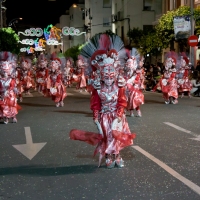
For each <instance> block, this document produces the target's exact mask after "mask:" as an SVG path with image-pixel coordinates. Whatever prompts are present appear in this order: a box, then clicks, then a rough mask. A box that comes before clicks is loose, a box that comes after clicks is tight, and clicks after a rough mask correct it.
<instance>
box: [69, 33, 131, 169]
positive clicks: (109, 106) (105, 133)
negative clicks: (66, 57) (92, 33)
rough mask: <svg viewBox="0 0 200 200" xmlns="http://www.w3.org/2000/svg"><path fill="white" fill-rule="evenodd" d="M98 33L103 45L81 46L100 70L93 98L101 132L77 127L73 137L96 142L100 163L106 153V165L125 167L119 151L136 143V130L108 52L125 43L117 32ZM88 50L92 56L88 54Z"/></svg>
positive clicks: (97, 122) (94, 116)
mask: <svg viewBox="0 0 200 200" xmlns="http://www.w3.org/2000/svg"><path fill="white" fill-rule="evenodd" d="M96 37H97V38H98V37H99V38H98V39H99V40H98V41H99V48H100V49H97V50H96V51H91V52H88V49H89V48H88V47H90V45H91V44H90V43H88V44H87V45H86V46H85V47H84V48H83V49H82V55H83V56H85V57H86V58H88V59H91V64H92V69H93V70H99V73H100V80H99V82H97V80H98V79H96V80H95V81H96V83H95V84H93V91H92V95H91V101H90V108H91V110H92V111H93V120H94V123H95V124H96V125H97V127H98V130H99V134H97V133H91V132H86V131H81V130H76V129H75V130H72V131H71V132H70V138H71V139H74V140H81V141H85V142H88V143H89V144H92V145H97V146H96V149H95V152H94V155H95V154H96V153H99V154H100V156H99V166H100V164H101V160H102V158H103V157H104V156H105V159H106V165H107V168H113V167H115V166H117V167H124V161H123V159H122V158H121V156H120V151H121V150H122V149H123V148H124V147H126V146H129V145H132V144H133V139H134V138H135V134H131V132H130V129H129V126H128V123H127V120H126V116H125V114H124V109H125V108H126V107H127V100H126V96H125V88H124V87H123V86H119V84H118V82H117V72H116V68H115V61H116V60H115V59H114V58H113V57H110V53H109V52H110V51H111V50H112V49H111V48H112V47H115V46H116V47H119V46H118V45H122V44H123V43H122V41H121V39H120V38H119V37H118V36H115V37H116V38H115V40H113V39H112V38H111V37H109V36H107V35H106V34H100V35H99V36H96ZM115 42H116V44H117V45H116V44H115ZM86 51H87V52H86ZM85 52H86V53H85ZM117 52H118V51H117ZM88 54H89V55H90V57H89V56H88V57H87V55H88Z"/></svg>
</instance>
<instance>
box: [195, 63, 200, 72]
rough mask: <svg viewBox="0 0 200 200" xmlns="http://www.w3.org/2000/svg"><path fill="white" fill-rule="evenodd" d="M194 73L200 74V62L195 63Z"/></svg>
mask: <svg viewBox="0 0 200 200" xmlns="http://www.w3.org/2000/svg"><path fill="white" fill-rule="evenodd" d="M195 71H198V74H200V60H199V61H198V62H197V66H196V68H195Z"/></svg>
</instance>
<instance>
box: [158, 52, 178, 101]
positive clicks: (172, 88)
mask: <svg viewBox="0 0 200 200" xmlns="http://www.w3.org/2000/svg"><path fill="white" fill-rule="evenodd" d="M170 53H172V54H169V55H168V57H167V58H166V60H165V71H164V74H163V76H162V78H161V79H160V87H161V90H162V93H163V98H164V100H165V104H169V103H172V104H177V103H178V82H177V79H176V67H175V65H176V61H177V58H176V57H175V56H176V54H175V52H170Z"/></svg>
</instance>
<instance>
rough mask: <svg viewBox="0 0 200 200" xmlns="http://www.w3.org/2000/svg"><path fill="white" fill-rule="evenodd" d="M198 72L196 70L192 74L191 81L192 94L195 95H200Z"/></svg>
mask: <svg viewBox="0 0 200 200" xmlns="http://www.w3.org/2000/svg"><path fill="white" fill-rule="evenodd" d="M199 78H200V77H198V72H197V71H196V72H194V73H193V74H191V83H192V90H191V91H190V93H191V94H194V96H200V82H199Z"/></svg>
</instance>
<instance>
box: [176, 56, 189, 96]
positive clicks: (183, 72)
mask: <svg viewBox="0 0 200 200" xmlns="http://www.w3.org/2000/svg"><path fill="white" fill-rule="evenodd" d="M188 64H189V60H188V58H187V57H186V56H181V67H180V70H179V74H180V76H179V77H180V78H179V79H178V85H179V88H178V92H179V93H180V94H181V98H183V97H184V92H187V94H188V96H189V97H191V95H190V91H191V90H192V83H191V81H190V80H189V70H190V67H189V66H188Z"/></svg>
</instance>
